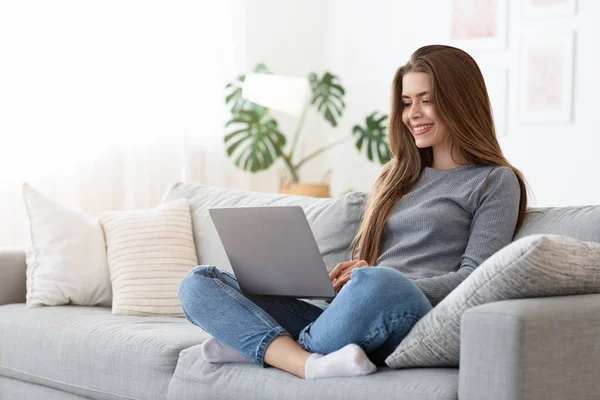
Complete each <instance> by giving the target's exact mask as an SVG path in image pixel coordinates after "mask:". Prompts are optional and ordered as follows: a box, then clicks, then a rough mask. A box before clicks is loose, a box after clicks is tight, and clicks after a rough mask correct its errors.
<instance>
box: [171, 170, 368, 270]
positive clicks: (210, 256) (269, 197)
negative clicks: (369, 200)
mask: <svg viewBox="0 0 600 400" xmlns="http://www.w3.org/2000/svg"><path fill="white" fill-rule="evenodd" d="M366 196H367V195H366V194H365V193H362V192H350V193H348V194H346V195H343V196H341V197H338V198H328V199H319V198H311V197H303V196H290V195H282V194H275V193H259V192H252V191H245V190H234V189H224V188H219V187H214V186H207V185H201V184H198V183H193V182H189V183H176V184H174V185H173V186H171V187H170V188H169V189H168V190H167V192H166V193H165V195H164V197H163V200H162V201H163V202H166V201H173V200H176V199H181V198H186V199H188V200H189V202H190V209H191V212H192V223H193V225H194V240H195V242H196V251H197V253H198V261H199V263H200V264H208V265H215V266H217V267H219V268H223V269H226V270H229V271H231V265H230V264H229V260H228V259H227V256H226V254H225V250H224V249H223V246H222V244H221V241H220V240H219V236H218V235H217V231H216V230H215V227H214V225H213V223H212V220H211V219H210V216H209V214H208V210H209V208H213V207H259V206H300V207H302V208H303V209H304V212H305V213H306V217H307V219H308V222H309V224H310V227H311V229H312V231H313V234H314V235H315V239H316V241H317V244H318V245H319V249H320V251H321V254H322V255H323V261H325V265H326V266H327V269H328V270H331V269H333V267H335V266H336V265H337V263H339V262H342V261H346V260H349V259H350V258H349V257H350V251H349V248H350V244H351V243H352V239H354V236H355V235H356V232H357V230H358V224H359V222H360V218H361V215H362V212H363V208H364V205H365V201H366Z"/></svg>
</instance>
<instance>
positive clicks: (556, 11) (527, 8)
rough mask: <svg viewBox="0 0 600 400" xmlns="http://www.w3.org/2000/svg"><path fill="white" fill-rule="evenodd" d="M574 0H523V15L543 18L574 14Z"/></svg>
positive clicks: (575, 5)
mask: <svg viewBox="0 0 600 400" xmlns="http://www.w3.org/2000/svg"><path fill="white" fill-rule="evenodd" d="M576 7H577V4H576V0H524V1H523V15H524V16H525V17H526V18H543V17H554V16H568V15H574V14H575V11H576Z"/></svg>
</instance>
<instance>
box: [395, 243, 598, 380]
mask: <svg viewBox="0 0 600 400" xmlns="http://www.w3.org/2000/svg"><path fill="white" fill-rule="evenodd" d="M599 292H600V244H599V243H595V242H582V241H579V240H576V239H573V238H570V237H567V236H558V235H532V236H527V237H525V238H523V239H520V240H517V241H516V242H513V243H511V244H510V245H508V246H506V247H504V248H503V249H502V250H500V251H498V252H497V253H496V254H494V255H493V256H492V257H490V258H489V259H487V260H486V261H485V262H483V264H481V265H480V266H479V267H478V268H477V269H476V270H475V271H474V272H473V273H472V274H471V275H470V276H469V277H468V278H467V279H465V281H464V282H462V283H461V284H460V285H459V286H458V287H457V288H456V289H454V291H452V293H450V294H449V295H448V296H447V297H446V298H445V299H444V300H442V301H441V302H440V303H439V304H438V305H437V306H436V307H435V308H434V309H433V310H432V311H430V312H429V313H428V314H426V315H425V316H424V317H423V318H422V319H421V320H420V321H419V322H418V323H417V324H416V325H415V326H414V327H413V329H412V330H411V331H410V332H409V334H408V335H407V336H406V338H404V340H403V341H402V342H401V343H400V345H398V347H397V348H396V350H395V351H394V352H393V353H392V354H391V355H390V356H389V357H388V358H387V359H386V360H385V362H386V364H387V365H389V366H390V367H394V368H410V367H432V366H436V367H443V366H455V367H456V366H458V363H459V357H460V347H459V346H460V323H461V318H462V315H463V313H464V312H465V311H466V310H467V309H469V308H472V307H475V306H478V305H481V304H486V303H491V302H495V301H500V300H510V299H522V298H527V297H544V296H561V295H570V294H585V293H599Z"/></svg>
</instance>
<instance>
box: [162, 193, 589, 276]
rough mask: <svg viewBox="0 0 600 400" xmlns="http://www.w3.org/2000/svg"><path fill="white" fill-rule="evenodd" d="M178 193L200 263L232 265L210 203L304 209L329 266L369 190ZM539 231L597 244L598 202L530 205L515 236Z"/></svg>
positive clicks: (341, 251)
mask: <svg viewBox="0 0 600 400" xmlns="http://www.w3.org/2000/svg"><path fill="white" fill-rule="evenodd" d="M181 198H186V199H188V201H189V203H190V208H191V213H192V221H193V225H194V240H195V242H196V252H197V253H198V260H199V262H200V264H209V265H216V266H218V267H219V268H224V269H228V270H231V265H230V264H229V261H228V259H227V256H226V254H225V250H224V249H223V246H222V245H221V241H220V240H219V237H218V235H217V232H216V230H215V227H214V225H213V223H212V221H211V219H210V216H209V214H208V209H209V208H213V207H257V206H290V205H298V206H300V207H302V208H303V209H304V212H305V213H306V217H307V219H308V222H309V224H310V226H311V229H312V231H313V233H314V235H315V238H316V240H317V243H318V245H319V249H320V250H321V254H322V255H323V260H324V261H325V264H326V265H327V268H328V269H329V270H331V269H332V268H333V267H335V266H336V265H337V263H339V262H341V261H346V260H349V259H350V252H349V248H350V244H351V243H352V239H353V238H354V235H355V234H356V232H357V230H358V224H359V223H360V218H361V216H362V212H363V210H364V206H365V203H366V200H367V194H366V193H363V192H351V193H348V194H346V195H343V196H340V197H338V198H329V199H316V198H310V197H302V196H290V195H282V194H275V193H261V192H254V191H247V190H235V189H225V188H219V187H215V186H207V185H202V184H199V183H194V182H186V183H176V184H174V185H172V186H171V187H169V188H168V189H167V192H166V193H165V195H164V196H163V200H162V201H163V202H166V201H172V200H176V199H181ZM543 233H547V234H555V235H564V236H570V237H573V238H575V239H579V240H583V241H589V242H598V243H600V206H578V207H546V208H529V209H528V210H527V216H526V218H525V222H524V224H523V227H522V228H521V230H520V231H519V232H518V233H517V235H516V236H515V239H514V240H518V239H520V238H522V237H525V236H529V235H536V234H543Z"/></svg>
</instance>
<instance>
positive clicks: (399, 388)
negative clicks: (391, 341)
mask: <svg viewBox="0 0 600 400" xmlns="http://www.w3.org/2000/svg"><path fill="white" fill-rule="evenodd" d="M202 393H210V394H211V395H210V396H206V398H210V399H221V400H225V399H235V400H237V399H241V398H243V399H244V400H259V399H260V400H263V399H264V400H268V399H273V400H280V399H286V400H293V399H326V400H336V399H339V400H351V399H357V400H358V399H361V400H362V399H398V400H425V399H427V400H450V399H453V400H455V399H457V398H458V369H455V368H441V369H412V370H392V369H389V368H380V369H379V371H377V372H376V373H374V374H372V375H367V376H360V377H352V378H331V379H318V380H304V379H299V378H296V377H295V376H293V375H291V374H288V373H287V372H283V371H281V370H278V369H276V368H262V367H260V366H259V365H256V364H211V363H209V362H206V361H204V360H203V359H202V354H201V349H200V346H194V347H190V348H189V349H186V350H184V351H182V352H181V355H180V357H179V362H178V363H177V369H176V370H175V374H174V376H173V379H172V380H171V384H170V385H169V394H168V397H167V399H169V400H195V399H199V398H202V395H201V394H202Z"/></svg>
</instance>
